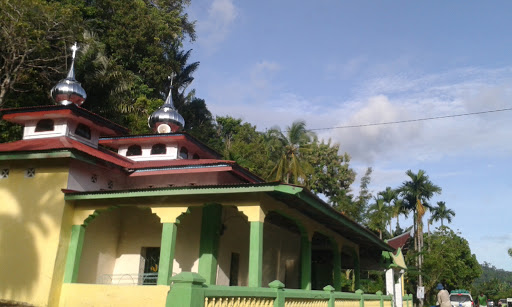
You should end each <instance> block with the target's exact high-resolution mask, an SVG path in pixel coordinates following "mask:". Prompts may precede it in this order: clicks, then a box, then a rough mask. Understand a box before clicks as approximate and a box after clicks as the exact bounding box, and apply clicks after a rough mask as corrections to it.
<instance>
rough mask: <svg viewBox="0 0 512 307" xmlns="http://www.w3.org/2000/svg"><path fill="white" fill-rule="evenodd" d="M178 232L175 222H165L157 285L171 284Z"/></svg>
mask: <svg viewBox="0 0 512 307" xmlns="http://www.w3.org/2000/svg"><path fill="white" fill-rule="evenodd" d="M176 232H177V227H176V224H175V223H163V225H162V242H161V244H160V262H159V264H158V280H157V282H156V283H157V285H170V281H169V279H170V278H171V276H172V263H173V261H174V250H175V247H176Z"/></svg>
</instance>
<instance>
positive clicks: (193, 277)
mask: <svg viewBox="0 0 512 307" xmlns="http://www.w3.org/2000/svg"><path fill="white" fill-rule="evenodd" d="M171 282H172V283H173V285H172V287H171V290H170V291H169V292H167V299H166V301H165V306H166V307H176V306H194V307H201V306H204V287H205V285H204V283H205V279H204V278H203V277H201V276H200V275H199V274H197V273H192V272H182V273H180V274H178V275H176V276H173V277H171Z"/></svg>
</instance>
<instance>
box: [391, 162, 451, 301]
mask: <svg viewBox="0 0 512 307" xmlns="http://www.w3.org/2000/svg"><path fill="white" fill-rule="evenodd" d="M406 174H407V176H408V177H409V180H408V181H405V182H403V183H402V185H401V186H400V188H399V190H400V193H401V194H402V195H404V196H406V197H407V196H408V197H410V198H413V199H414V200H415V202H416V227H417V231H416V233H415V234H416V242H417V252H418V269H419V271H420V274H419V276H418V286H419V287H422V286H423V281H422V274H421V267H422V262H423V255H422V249H423V216H424V215H425V210H426V209H425V208H426V207H425V206H424V203H425V202H426V201H427V200H429V199H430V198H432V196H434V194H439V193H441V188H440V187H439V186H437V185H435V184H433V183H432V182H431V181H430V180H429V178H428V176H427V175H426V173H425V171H424V170H421V169H420V170H419V171H418V173H416V174H415V173H413V172H412V171H411V170H408V171H407V172H406ZM419 306H420V307H422V306H423V300H422V299H420V304H419Z"/></svg>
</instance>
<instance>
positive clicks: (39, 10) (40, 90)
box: [0, 0, 81, 107]
mask: <svg viewBox="0 0 512 307" xmlns="http://www.w3.org/2000/svg"><path fill="white" fill-rule="evenodd" d="M0 29H1V31H0V42H1V44H0V107H19V106H29V105H38V104H48V103H49V102H50V99H49V91H50V89H51V87H52V86H53V85H54V84H55V82H56V81H58V80H59V78H63V77H64V76H65V74H62V73H61V72H62V71H63V70H64V69H66V66H65V64H66V60H65V59H66V57H67V55H68V54H67V52H68V48H67V47H69V46H70V45H71V44H72V42H73V40H74V36H76V34H77V33H79V32H81V25H80V18H79V15H78V12H77V10H76V8H75V7H74V6H72V5H61V4H59V3H54V2H48V1H42V0H0Z"/></svg>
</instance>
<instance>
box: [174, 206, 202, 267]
mask: <svg viewBox="0 0 512 307" xmlns="http://www.w3.org/2000/svg"><path fill="white" fill-rule="evenodd" d="M201 214H202V211H201V208H193V207H191V208H189V210H188V212H187V214H183V215H181V216H180V217H179V223H178V224H177V235H176V247H175V252H174V262H173V266H172V275H176V274H179V273H181V272H195V273H197V272H198V266H199V242H200V238H201V219H202V217H201Z"/></svg>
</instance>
